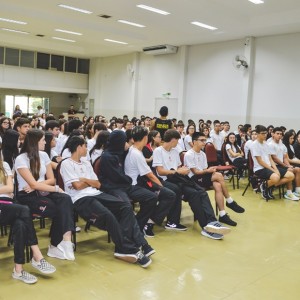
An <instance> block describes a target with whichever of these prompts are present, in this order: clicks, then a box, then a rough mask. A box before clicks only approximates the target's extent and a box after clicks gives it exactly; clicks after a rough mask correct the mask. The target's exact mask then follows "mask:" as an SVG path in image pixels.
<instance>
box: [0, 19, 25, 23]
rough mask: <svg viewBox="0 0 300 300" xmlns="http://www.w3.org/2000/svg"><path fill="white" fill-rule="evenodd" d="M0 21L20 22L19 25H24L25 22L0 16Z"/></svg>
mask: <svg viewBox="0 0 300 300" xmlns="http://www.w3.org/2000/svg"><path fill="white" fill-rule="evenodd" d="M0 21H3V22H9V23H15V24H20V25H26V24H27V23H26V22H23V21H17V20H11V19H4V18H0Z"/></svg>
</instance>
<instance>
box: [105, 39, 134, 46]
mask: <svg viewBox="0 0 300 300" xmlns="http://www.w3.org/2000/svg"><path fill="white" fill-rule="evenodd" d="M104 41H107V42H111V43H117V44H123V45H127V44H128V43H125V42H120V41H115V40H110V39H104Z"/></svg>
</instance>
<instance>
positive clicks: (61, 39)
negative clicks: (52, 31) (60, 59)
mask: <svg viewBox="0 0 300 300" xmlns="http://www.w3.org/2000/svg"><path fill="white" fill-rule="evenodd" d="M52 38H53V39H54V40H59V41H64V42H70V43H75V42H76V41H74V40H69V39H63V38H60V37H57V36H53V37H52Z"/></svg>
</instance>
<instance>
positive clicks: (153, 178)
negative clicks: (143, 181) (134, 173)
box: [146, 172, 162, 186]
mask: <svg viewBox="0 0 300 300" xmlns="http://www.w3.org/2000/svg"><path fill="white" fill-rule="evenodd" d="M146 176H147V177H148V178H149V179H150V180H151V181H152V182H154V183H156V184H158V185H159V186H162V184H161V182H160V181H159V179H158V178H157V177H156V176H155V175H154V174H153V173H152V172H151V173H148V174H146Z"/></svg>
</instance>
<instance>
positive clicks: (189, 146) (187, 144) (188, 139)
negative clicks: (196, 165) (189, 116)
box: [184, 123, 196, 151]
mask: <svg viewBox="0 0 300 300" xmlns="http://www.w3.org/2000/svg"><path fill="white" fill-rule="evenodd" d="M194 132H196V126H195V124H193V123H192V124H189V125H188V126H187V128H186V136H185V137H184V146H185V150H186V151H188V150H190V149H192V147H193V142H192V136H193V134H194Z"/></svg>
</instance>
